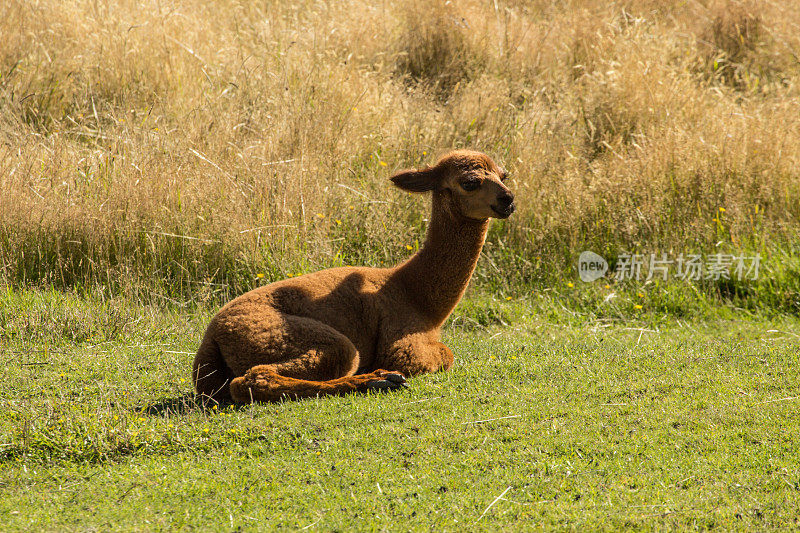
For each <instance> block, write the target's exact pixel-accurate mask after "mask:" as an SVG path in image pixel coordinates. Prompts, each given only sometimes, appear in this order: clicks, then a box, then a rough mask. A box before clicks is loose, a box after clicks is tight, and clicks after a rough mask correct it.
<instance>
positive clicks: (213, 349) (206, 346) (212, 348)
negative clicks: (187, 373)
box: [192, 335, 234, 402]
mask: <svg viewBox="0 0 800 533" xmlns="http://www.w3.org/2000/svg"><path fill="white" fill-rule="evenodd" d="M233 377H234V376H233V372H232V371H231V369H230V368H228V365H226V364H225V360H224V359H223V358H222V354H221V353H220V351H219V346H217V343H216V341H214V339H212V338H211V336H210V335H206V336H205V337H204V338H203V342H202V343H200V348H199V349H198V350H197V355H196V356H195V358H194V363H193V365H192V380H193V381H194V387H195V389H196V390H197V394H199V395H201V396H203V397H205V398H210V399H212V400H215V401H217V402H224V401H231V399H232V398H231V390H230V384H231V381H232V380H233Z"/></svg>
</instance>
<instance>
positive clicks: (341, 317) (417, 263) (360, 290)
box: [193, 150, 514, 403]
mask: <svg viewBox="0 0 800 533" xmlns="http://www.w3.org/2000/svg"><path fill="white" fill-rule="evenodd" d="M505 177H506V175H505V172H504V171H503V170H502V169H500V167H498V166H497V165H496V164H495V163H494V161H492V160H491V159H490V158H489V157H488V156H486V155H484V154H481V153H479V152H472V151H466V150H459V151H454V152H451V153H449V154H447V155H445V156H444V157H442V158H441V159H440V160H439V162H438V163H437V164H436V165H434V166H433V167H428V168H425V169H422V170H409V171H404V172H400V173H398V174H395V175H394V176H393V177H392V178H391V179H392V181H393V182H394V184H395V185H396V186H398V187H400V188H401V189H404V190H406V191H411V192H426V191H432V192H433V209H432V214H431V220H430V225H429V228H428V235H427V238H426V240H425V244H424V246H423V247H422V249H421V250H420V251H419V252H417V253H416V254H414V255H413V256H412V257H411V258H410V259H408V260H407V261H405V262H404V263H402V264H400V265H398V266H395V267H393V268H367V267H342V268H332V269H329V270H323V271H320V272H315V273H312V274H306V275H304V276H300V277H297V278H292V279H285V280H283V281H277V282H275V283H271V284H269V285H266V286H264V287H260V288H258V289H255V290H252V291H250V292H248V293H246V294H244V295H242V296H239V297H238V298H236V299H234V300H233V301H231V302H229V303H228V304H227V305H225V306H224V307H223V308H222V309H221V310H220V312H219V313H218V314H217V315H216V316H215V317H214V318H213V319H212V320H211V323H210V324H209V326H208V329H207V330H206V334H205V337H204V338H203V342H202V343H201V345H200V348H199V350H198V352H197V356H196V357H195V359H194V365H193V367H194V368H193V379H194V383H195V387H196V388H197V392H198V393H199V394H201V395H204V396H208V397H211V398H213V399H215V400H218V401H225V400H233V401H234V402H237V403H248V402H251V401H273V400H279V399H281V398H284V397H286V398H305V397H310V396H318V395H325V394H343V393H346V392H351V391H366V390H370V389H378V390H380V389H395V388H399V387H402V386H404V382H405V376H414V375H417V374H423V373H425V372H436V371H439V370H447V369H448V368H450V365H451V364H452V363H453V353H452V352H451V351H450V349H449V348H447V346H445V345H444V344H442V343H441V342H439V335H440V328H441V325H442V323H444V321H445V319H446V318H447V317H448V316H449V315H450V313H451V312H452V311H453V308H454V307H455V306H456V304H457V303H458V301H459V300H460V299H461V296H462V295H463V294H464V290H465V289H466V287H467V283H469V279H470V276H472V271H473V270H474V269H475V263H476V262H477V260H478V256H479V254H480V251H481V247H482V246H483V241H484V239H485V238H486V230H487V227H488V224H489V218H491V217H495V218H507V217H508V216H509V215H511V213H513V212H514V203H513V202H514V195H513V194H512V193H511V192H510V191H509V190H508V188H507V187H506V186H505V185H503V183H502V182H503V180H505Z"/></svg>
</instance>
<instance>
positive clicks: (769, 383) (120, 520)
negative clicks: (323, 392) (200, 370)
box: [0, 0, 800, 531]
mask: <svg viewBox="0 0 800 533" xmlns="http://www.w3.org/2000/svg"><path fill="white" fill-rule="evenodd" d="M798 28H800V3H798V2H780V1H772V0H693V1H688V2H686V1H677V0H676V1H655V0H613V1H607V0H567V1H563V2H551V1H544V0H542V1H539V0H536V1H529V2H528V1H526V2H523V1H518V0H497V1H491V2H489V1H482V0H481V1H477V0H458V1H448V2H443V1H437V2H422V1H419V0H412V1H409V2H399V3H398V2H388V1H384V0H344V1H341V2H324V1H316V0H299V1H290V0H268V1H266V2H251V1H242V0H215V1H212V2H209V1H201V0H145V1H138V0H136V1H134V0H120V1H115V2H99V1H88V0H32V1H29V0H6V1H3V2H0V361H1V362H2V365H0V368H1V369H2V370H0V489H2V490H0V493H2V496H0V528H1V529H3V530H4V531H34V530H50V531H64V530H67V531H86V530H104V531H105V530H125V531H129V530H148V531H149V530H169V531H172V530H193V529H202V530H215V531H225V530H230V531H234V530H243V531H253V530H269V529H284V530H304V529H305V530H309V531H313V530H351V529H357V530H395V531H402V530H408V529H411V530H431V529H437V530H439V529H441V530H447V531H461V530H465V529H466V530H487V531H493V530H498V529H502V528H505V529H534V530H535V529H543V530H552V529H572V530H622V529H631V530H663V529H676V530H685V529H698V530H706V529H723V530H759V531H764V530H787V529H798V528H800V523H798V522H797V516H798V515H800V469H799V468H798V465H799V464H800V453H799V452H798V446H797V443H798V442H799V441H800V418H798V415H797V412H798V409H797V407H798V402H799V401H800V400H799V399H798V398H800V384H799V383H800V382H799V381H798V379H797V369H798V363H800V361H798V357H800V337H798V334H800V320H799V319H798V316H800V231H799V230H800V170H798V169H800V105H799V104H798V102H800V99H799V98H798V96H800V84H799V83H798V80H800V76H799V74H800V60H798V57H800V31H798ZM454 148H470V149H474V150H479V151H482V152H485V153H487V154H489V155H491V157H492V158H494V159H495V160H496V161H497V162H498V163H499V164H501V165H502V166H503V167H504V168H505V169H506V170H508V171H509V173H510V177H509V179H508V181H507V184H508V186H509V187H510V188H511V189H512V190H513V191H514V193H515V194H516V204H517V206H518V209H517V211H516V212H515V213H514V215H513V216H512V217H510V218H509V219H508V220H503V221H499V220H498V221H494V222H493V223H492V225H491V227H490V230H489V233H488V236H487V239H486V243H485V245H484V247H483V251H482V253H481V257H480V259H479V261H478V266H477V269H476V271H475V273H474V275H473V277H472V283H471V285H470V287H469V289H468V292H467V296H466V297H465V299H464V300H463V301H462V302H461V304H460V305H459V306H458V307H457V308H456V311H455V312H454V314H453V315H452V316H451V318H450V319H449V321H448V322H447V324H446V326H445V329H444V338H443V341H444V342H445V343H446V344H447V345H448V346H450V347H451V348H452V350H453V352H454V353H455V364H454V366H453V368H452V369H451V370H450V371H449V372H446V373H442V374H435V375H427V376H422V377H419V378H415V379H413V380H411V381H410V387H409V388H408V389H407V390H404V391H400V392H397V393H390V394H384V395H376V394H369V395H354V396H344V397H333V398H325V399H311V400H305V401H297V402H284V403H276V404H265V405H252V406H246V407H230V406H223V405H220V406H215V405H212V404H209V405H201V404H199V403H197V401H196V399H195V397H194V395H193V393H192V389H191V376H190V365H191V360H192V357H193V354H194V352H195V351H196V349H197V346H198V344H199V341H200V338H201V336H202V333H203V330H204V328H205V326H206V324H207V323H208V320H209V319H210V317H211V316H212V315H213V313H214V312H215V311H216V310H217V309H218V308H219V306H220V305H221V304H223V303H224V302H225V301H227V300H229V299H230V298H232V297H234V296H236V295H239V294H241V293H243V292H245V291H247V290H249V289H252V288H255V287H257V286H260V285H263V284H265V283H268V282H271V281H275V280H279V279H284V278H287V277H294V276H297V275H299V274H302V273H307V272H311V271H315V270H318V269H321V268H327V267H333V266H343V265H368V266H375V267H381V266H388V265H392V264H395V263H397V262H398V261H401V260H403V259H404V258H406V257H408V256H409V255H411V254H412V253H414V252H416V251H417V250H418V249H419V247H420V243H421V242H423V239H424V231H425V228H426V227H427V224H428V218H429V207H428V204H427V203H426V202H425V200H423V199H422V198H419V197H413V196H411V195H407V194H404V193H401V192H399V191H397V190H395V189H393V188H392V187H391V186H390V185H389V183H388V178H389V176H390V175H392V174H393V173H394V172H396V171H398V170H400V169H403V168H411V167H419V166H423V165H425V164H429V163H433V162H434V161H435V159H436V157H437V156H438V155H440V154H442V153H443V152H445V151H447V150H451V149H454ZM583 251H592V252H594V253H596V254H598V255H599V256H602V257H603V258H605V259H607V260H608V263H609V268H610V272H609V275H608V276H606V277H605V278H603V279H600V280H597V281H595V282H593V283H583V282H581V281H580V280H579V279H578V274H577V271H576V266H577V261H578V257H579V254H581V252H583ZM630 254H638V255H641V256H642V257H655V255H656V254H657V255H658V256H659V257H660V256H661V254H667V255H668V256H669V257H672V258H676V257H688V256H689V255H696V256H697V257H700V258H703V259H704V260H706V261H708V260H709V258H711V257H714V256H717V257H721V256H722V255H724V254H727V255H728V256H748V257H752V256H755V255H758V256H759V257H760V258H761V265H760V266H761V269H760V271H759V275H757V276H753V277H752V278H751V279H738V278H735V277H733V276H730V277H728V278H726V277H724V276H704V275H701V276H699V277H698V278H697V279H685V278H684V279H678V278H677V277H676V276H674V275H670V277H669V279H662V278H660V277H658V276H655V277H650V278H649V279H648V273H647V270H646V269H645V270H644V271H643V275H642V277H641V278H639V277H637V278H633V277H629V279H624V278H620V277H614V276H613V275H612V274H613V273H614V271H615V270H617V269H618V268H619V265H620V264H621V259H620V258H621V257H624V256H626V255H628V256H630ZM651 254H652V255H651ZM671 274H672V273H671Z"/></svg>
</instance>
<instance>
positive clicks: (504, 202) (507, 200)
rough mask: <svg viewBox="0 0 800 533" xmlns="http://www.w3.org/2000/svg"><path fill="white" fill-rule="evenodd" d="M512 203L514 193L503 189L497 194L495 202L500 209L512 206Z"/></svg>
mask: <svg viewBox="0 0 800 533" xmlns="http://www.w3.org/2000/svg"><path fill="white" fill-rule="evenodd" d="M513 203H514V194H513V193H511V192H508V191H505V192H503V193H502V194H500V195H498V196H497V204H498V205H499V206H500V207H501V208H502V209H508V208H509V207H512V204H513ZM512 209H513V207H512Z"/></svg>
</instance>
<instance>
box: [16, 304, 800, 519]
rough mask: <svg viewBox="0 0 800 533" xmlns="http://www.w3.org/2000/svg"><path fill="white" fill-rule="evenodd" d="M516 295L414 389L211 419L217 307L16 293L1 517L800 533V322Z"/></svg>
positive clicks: (460, 316)
mask: <svg viewBox="0 0 800 533" xmlns="http://www.w3.org/2000/svg"><path fill="white" fill-rule="evenodd" d="M498 305H501V306H508V307H509V308H513V311H510V313H509V314H510V315H513V316H515V317H516V319H515V320H514V321H513V322H512V323H510V324H506V325H502V324H497V323H494V324H488V325H486V326H477V325H475V324H477V323H478V321H479V320H480V317H477V316H473V315H471V311H470V309H472V308H471V307H470V306H469V305H464V306H462V308H459V310H457V311H456V313H455V316H454V319H453V321H451V323H450V325H449V326H448V327H447V328H446V330H445V338H444V340H445V342H446V343H448V344H449V345H450V346H451V347H452V349H453V351H454V352H455V354H456V363H455V365H454V367H453V368H452V369H451V370H450V371H449V372H446V373H442V374H434V375H428V376H422V377H419V378H415V379H413V380H411V381H410V387H409V389H407V390H406V391H402V392H397V393H387V394H376V395H372V394H371V395H360V396H359V395H351V396H345V397H338V398H337V397H334V398H324V399H316V400H305V401H297V402H287V403H280V404H270V405H253V406H247V407H225V406H222V407H217V408H215V407H214V406H211V407H206V408H203V407H202V406H201V405H198V404H197V403H195V401H194V399H193V395H192V391H191V387H190V375H189V365H190V362H191V358H192V353H193V350H194V349H195V348H196V344H197V339H198V338H199V336H200V334H201V333H202V328H203V327H204V325H205V322H206V321H207V319H208V318H209V316H210V312H208V311H197V312H192V313H187V312H175V311H172V312H169V311H165V310H163V309H159V308H134V307H128V306H119V305H117V304H113V303H111V304H109V303H107V302H106V303H104V302H101V301H89V300H82V299H77V298H74V297H71V296H65V295H63V294H61V293H40V292H23V293H14V294H8V295H4V296H3V300H2V310H3V311H2V312H0V316H1V317H2V326H3V330H4V331H5V332H6V341H5V345H4V351H3V366H2V368H3V370H2V376H1V378H2V379H0V388H1V389H0V390H2V393H1V395H2V398H3V399H4V400H3V409H2V411H1V412H0V435H2V441H1V442H0V462H2V469H0V472H2V473H0V485H1V486H2V488H3V497H2V498H0V516H2V517H3V522H4V524H5V526H4V530H6V531H14V530H16V531H31V530H61V531H63V530H76V531H77V530H81V531H84V530H87V529H90V530H91V529H97V530H170V531H174V530H189V529H195V528H199V529H205V530H219V531H233V530H237V528H241V529H242V530H244V531H253V530H264V529H291V530H298V529H301V528H304V527H308V530H312V531H314V530H319V531H328V530H353V529H356V530H367V531H372V530H392V531H400V530H408V529H412V530H429V529H437V530H446V531H459V530H464V529H467V530H487V531H489V530H497V529H499V528H506V529H508V528H513V529H578V530H581V529H582V530H585V529H593V530H611V529H614V530H619V529H637V530H641V529H665V528H667V529H724V530H731V529H733V530H737V529H738V530H745V529H749V530H755V529H757V530H760V531H765V530H785V529H792V528H796V527H798V524H797V516H798V512H797V511H798V509H800V469H799V468H798V464H800V454H798V448H797V446H796V444H797V441H798V438H800V418H798V415H797V402H798V401H800V400H798V398H800V384H798V380H797V372H796V369H797V367H798V363H800V361H798V357H800V355H798V354H800V338H799V337H798V336H797V334H796V333H794V332H797V331H800V327H799V326H800V323H798V321H797V320H796V319H789V318H785V319H777V320H769V321H767V320H763V319H750V320H746V321H739V320H737V321H733V320H730V319H725V318H722V317H719V318H717V319H715V320H709V321H706V322H703V323H700V322H694V323H685V322H682V321H675V320H670V321H660V322H657V323H652V322H647V321H634V320H631V321H627V322H625V323H619V322H613V321H584V322H583V323H580V322H576V321H575V319H574V317H572V316H571V315H570V314H568V313H564V312H563V311H562V313H561V318H560V319H551V320H547V321H545V320H542V319H540V318H537V316H539V315H542V314H545V313H544V312H543V310H542V309H535V308H534V306H533V305H532V304H531V303H530V302H525V301H521V302H519V301H516V302H506V301H504V302H503V303H502V304H498ZM554 312H555V311H554ZM134 317H135V318H134ZM459 324H462V325H459ZM463 324H473V326H472V327H469V328H467V327H464V326H463ZM498 497H499V499H498Z"/></svg>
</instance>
